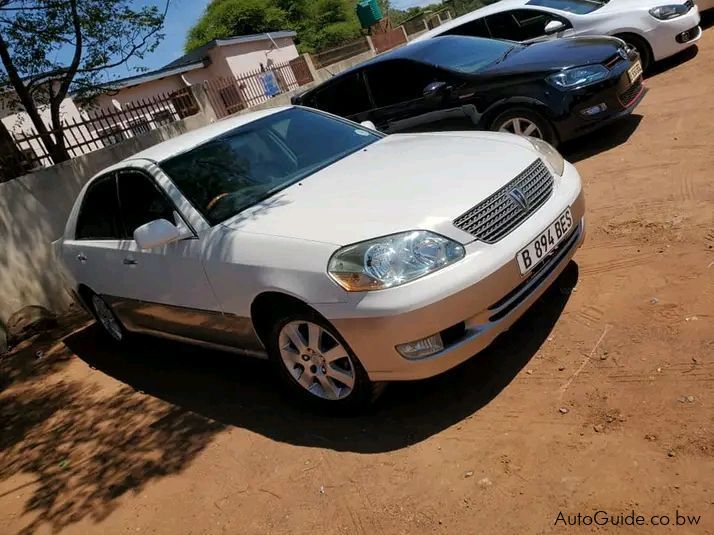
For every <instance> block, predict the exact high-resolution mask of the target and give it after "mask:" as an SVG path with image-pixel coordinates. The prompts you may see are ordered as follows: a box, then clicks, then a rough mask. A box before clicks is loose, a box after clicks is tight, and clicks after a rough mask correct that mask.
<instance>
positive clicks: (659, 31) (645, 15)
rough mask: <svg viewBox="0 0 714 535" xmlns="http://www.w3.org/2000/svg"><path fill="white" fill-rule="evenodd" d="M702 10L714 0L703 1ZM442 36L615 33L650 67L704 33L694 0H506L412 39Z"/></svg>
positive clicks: (525, 38) (531, 37) (529, 38)
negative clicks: (634, 49)
mask: <svg viewBox="0 0 714 535" xmlns="http://www.w3.org/2000/svg"><path fill="white" fill-rule="evenodd" d="M702 1H703V2H704V3H703V4H702V9H704V8H705V7H706V8H709V7H712V5H711V4H712V3H714V0H702ZM439 35H470V36H474V37H493V38H497V39H509V40H511V41H519V42H523V43H529V42H534V41H542V40H545V39H553V38H556V37H570V36H574V35H612V36H615V37H619V38H621V39H622V40H623V41H625V42H626V43H627V44H629V45H630V46H633V47H635V48H636V49H637V51H638V52H639V54H640V59H641V61H642V65H643V67H644V69H647V67H648V66H649V65H650V64H651V63H652V62H653V61H659V60H662V59H664V58H667V57H669V56H672V55H674V54H676V53H677V52H681V51H682V50H684V49H686V48H688V47H690V46H692V45H693V44H694V43H696V42H697V41H698V40H699V38H700V37H701V35H702V29H701V28H700V27H699V9H698V8H697V5H695V3H694V1H693V0H609V1H607V0H501V1H500V2H497V3H495V4H491V5H490V6H487V7H483V8H481V9H477V10H475V11H472V12H471V13H467V14H466V15H463V16H461V17H457V18H455V19H453V20H451V21H449V22H447V23H445V24H443V25H441V26H438V27H436V28H434V29H433V30H430V31H428V32H426V33H424V34H422V35H420V36H419V37H417V38H416V39H414V41H412V42H417V41H421V40H424V39H431V38H432V37H437V36H439Z"/></svg>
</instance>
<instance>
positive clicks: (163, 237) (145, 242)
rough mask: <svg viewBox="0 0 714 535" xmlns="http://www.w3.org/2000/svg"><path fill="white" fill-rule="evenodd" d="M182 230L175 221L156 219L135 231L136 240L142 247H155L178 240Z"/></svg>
mask: <svg viewBox="0 0 714 535" xmlns="http://www.w3.org/2000/svg"><path fill="white" fill-rule="evenodd" d="M180 237H181V232H180V231H179V229H178V228H177V227H176V225H174V224H173V223H169V222H168V221H166V220H165V219H156V220H154V221H149V222H148V223H146V224H145V225H141V226H140V227H139V228H137V229H136V230H135V231H134V240H135V241H136V243H137V245H138V246H139V247H140V248H141V249H153V248H154V247H159V246H161V245H166V244H167V243H171V242H172V241H176V240H178V239H179V238H180Z"/></svg>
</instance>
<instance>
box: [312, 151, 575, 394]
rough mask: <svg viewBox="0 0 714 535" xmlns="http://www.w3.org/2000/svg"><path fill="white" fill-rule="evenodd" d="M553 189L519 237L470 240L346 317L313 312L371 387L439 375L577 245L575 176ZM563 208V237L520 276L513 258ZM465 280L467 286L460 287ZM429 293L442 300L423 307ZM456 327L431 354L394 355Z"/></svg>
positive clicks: (510, 313) (550, 277)
mask: <svg viewBox="0 0 714 535" xmlns="http://www.w3.org/2000/svg"><path fill="white" fill-rule="evenodd" d="M566 169H567V171H566V173H565V175H566V176H567V175H568V174H571V175H573V174H574V175H575V176H577V172H576V171H575V169H574V168H573V167H572V166H571V165H570V164H566ZM566 176H564V177H563V179H566ZM566 180H567V179H566ZM560 189H561V191H558V189H557V188H556V190H555V191H554V193H553V196H552V197H551V198H550V199H549V200H548V201H547V202H546V203H545V204H544V205H543V206H542V207H541V208H540V209H539V210H538V211H537V212H535V213H534V214H533V215H532V216H531V217H530V218H529V219H527V220H526V221H525V222H524V223H522V225H521V227H525V228H524V229H523V232H514V233H512V234H511V235H509V236H507V237H506V238H504V239H503V240H501V241H500V242H498V243H496V244H494V245H488V246H487V245H485V244H483V243H480V242H473V243H471V244H469V245H468V246H467V255H466V258H464V259H463V260H461V261H459V262H457V263H456V264H454V265H452V266H449V267H448V268H445V269H443V270H441V271H440V272H437V273H434V274H432V275H430V276H429V277H426V278H424V279H420V280H417V281H414V282H413V283H409V284H406V285H404V286H402V287H398V288H393V289H390V290H383V291H380V292H368V293H366V294H361V296H360V297H357V296H355V297H356V299H357V300H356V301H355V302H352V303H350V304H349V306H352V307H353V310H352V315H351V316H350V314H349V313H348V312H347V311H346V309H345V304H332V305H321V306H318V307H317V308H318V310H319V311H320V312H321V313H322V314H323V315H324V316H325V317H327V318H328V319H329V320H330V321H331V322H332V324H333V325H334V326H335V328H336V329H337V330H338V331H339V332H340V334H341V335H342V337H343V338H344V339H345V340H346V341H347V343H348V344H349V345H350V347H351V348H352V350H353V351H354V352H355V354H356V355H357V357H358V358H359V359H360V361H361V362H362V364H363V366H364V368H365V370H366V371H367V374H368V375H369V377H370V379H372V380H373V381H397V380H412V379H422V378H426V377H431V376H434V375H437V374H440V373H442V372H445V371H447V370H449V369H451V368H453V367H454V366H456V365H458V364H460V363H462V362H464V361H465V360H468V359H469V358H471V357H472V356H474V355H475V354H476V353H478V352H479V351H481V350H483V349H484V348H485V347H487V346H488V345H489V344H490V343H491V342H492V341H493V340H494V339H495V338H496V337H497V336H498V335H499V334H501V333H503V332H504V331H506V330H507V329H508V328H509V327H510V326H511V325H512V324H513V323H514V322H515V321H516V320H517V319H518V318H519V317H520V316H521V315H522V314H523V313H524V312H525V311H526V310H527V309H528V308H529V307H530V306H531V305H532V304H533V303H534V302H535V301H536V300H537V299H538V298H539V297H540V296H541V295H542V294H543V292H545V290H546V289H547V288H548V287H549V286H550V285H551V283H552V282H553V281H554V280H555V279H556V278H557V277H558V275H559V274H560V273H561V272H562V271H563V269H565V267H566V266H567V264H568V262H569V261H570V259H571V258H572V257H573V255H574V254H575V251H576V250H577V249H578V247H579V246H580V245H581V244H582V242H583V239H584V235H585V217H584V215H585V201H584V197H583V194H582V191H581V189H580V180H579V177H578V179H577V187H571V188H569V189H568V188H560ZM564 189H565V190H567V191H563V190H564ZM568 205H569V206H570V208H571V213H572V215H573V219H574V221H576V225H575V226H574V228H573V230H572V231H571V233H570V235H569V237H567V238H565V239H564V240H563V241H562V242H561V244H560V246H559V248H558V249H557V250H556V251H555V252H554V253H553V254H552V256H550V257H549V258H547V259H546V260H545V261H543V262H542V264H541V266H539V268H538V269H537V270H536V271H535V272H533V273H531V274H529V275H528V276H527V277H523V276H521V274H520V271H519V269H518V264H517V262H516V259H515V255H516V252H517V251H518V250H520V249H521V248H522V246H524V245H525V244H527V243H528V242H530V240H531V239H532V238H533V237H534V236H535V235H536V234H537V233H538V232H540V231H542V230H543V229H545V228H547V226H548V225H549V224H550V223H551V222H552V221H553V220H554V219H555V218H556V217H557V216H558V215H559V214H560V213H562V211H563V209H564V207H565V206H568ZM490 259H497V260H496V261H495V262H493V263H494V264H497V265H494V266H493V269H492V270H491V271H490V273H489V274H487V275H485V276H481V274H480V273H478V271H477V270H478V269H479V267H480V264H481V263H482V261H488V260H490ZM464 281H468V284H467V285H466V286H464V287H462V285H463V282H464ZM437 289H438V290H437ZM435 293H438V294H440V295H441V297H440V298H438V299H436V300H431V302H426V303H425V302H423V301H424V300H425V299H426V300H427V301H428V298H424V297H423V296H424V295H425V294H430V295H432V296H433V295H435ZM390 307H391V310H390ZM461 323H463V326H464V329H463V330H461V331H460V336H459V337H458V338H455V339H452V340H450V342H449V343H448V344H446V343H445V348H444V349H443V350H442V351H440V352H439V353H437V354H435V355H432V356H429V357H427V358H424V359H419V360H408V359H406V358H404V357H402V356H401V355H400V354H399V353H398V352H397V350H396V349H395V346H397V345H399V344H403V343H406V342H411V341H414V340H418V339H421V338H424V337H427V336H430V335H432V334H435V333H437V332H441V331H445V330H447V329H449V328H451V327H453V326H455V325H459V324H461Z"/></svg>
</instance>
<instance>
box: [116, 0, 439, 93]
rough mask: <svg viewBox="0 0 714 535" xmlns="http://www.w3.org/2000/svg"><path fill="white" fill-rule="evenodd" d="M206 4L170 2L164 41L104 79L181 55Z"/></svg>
mask: <svg viewBox="0 0 714 535" xmlns="http://www.w3.org/2000/svg"><path fill="white" fill-rule="evenodd" d="M435 1H436V0H392V6H393V7H395V8H397V9H407V8H409V7H413V6H426V5H429V4H432V3H434V2H435ZM209 2H210V0H171V3H170V5H169V11H168V13H167V14H166V24H165V28H164V32H163V33H164V34H165V35H166V37H164V40H163V41H161V44H159V46H158V47H157V49H156V50H155V51H154V52H153V53H152V54H147V55H146V56H145V57H144V59H143V60H139V59H133V60H131V61H130V62H129V63H128V64H127V65H122V66H119V67H117V68H115V69H112V70H111V71H109V72H107V73H106V76H107V79H110V80H111V79H117V78H124V77H126V76H133V75H135V74H137V72H136V70H134V68H135V67H144V68H146V69H148V70H153V69H158V68H159V67H163V66H164V65H166V64H167V63H170V62H171V61H173V60H175V59H176V58H178V57H180V56H182V55H183V53H184V52H183V44H184V41H185V40H186V34H188V30H189V29H190V28H191V27H192V26H193V25H194V24H195V23H196V22H197V21H198V19H199V18H200V17H201V15H202V14H203V11H204V10H205V9H206V6H207V5H208V4H209ZM134 4H135V5H136V6H143V5H157V4H159V5H163V2H162V1H159V0H135V2H134Z"/></svg>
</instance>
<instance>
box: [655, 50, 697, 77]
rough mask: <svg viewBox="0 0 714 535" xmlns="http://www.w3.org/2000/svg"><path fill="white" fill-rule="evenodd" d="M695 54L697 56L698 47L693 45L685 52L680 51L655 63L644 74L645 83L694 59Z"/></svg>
mask: <svg viewBox="0 0 714 535" xmlns="http://www.w3.org/2000/svg"><path fill="white" fill-rule="evenodd" d="M697 54H699V47H698V46H697V45H694V46H690V47H689V48H687V49H685V50H682V51H681V52H679V53H677V54H675V55H674V56H670V57H668V58H665V59H663V60H661V61H658V62H657V63H655V64H654V65H652V66H651V67H650V68H649V70H648V71H647V72H646V73H645V83H647V79H648V78H655V77H657V76H659V75H660V74H662V73H664V72H666V71H668V70H670V69H674V68H675V67H678V66H680V65H682V64H684V63H686V62H688V61H690V60H692V59H694V58H696V57H697Z"/></svg>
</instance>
